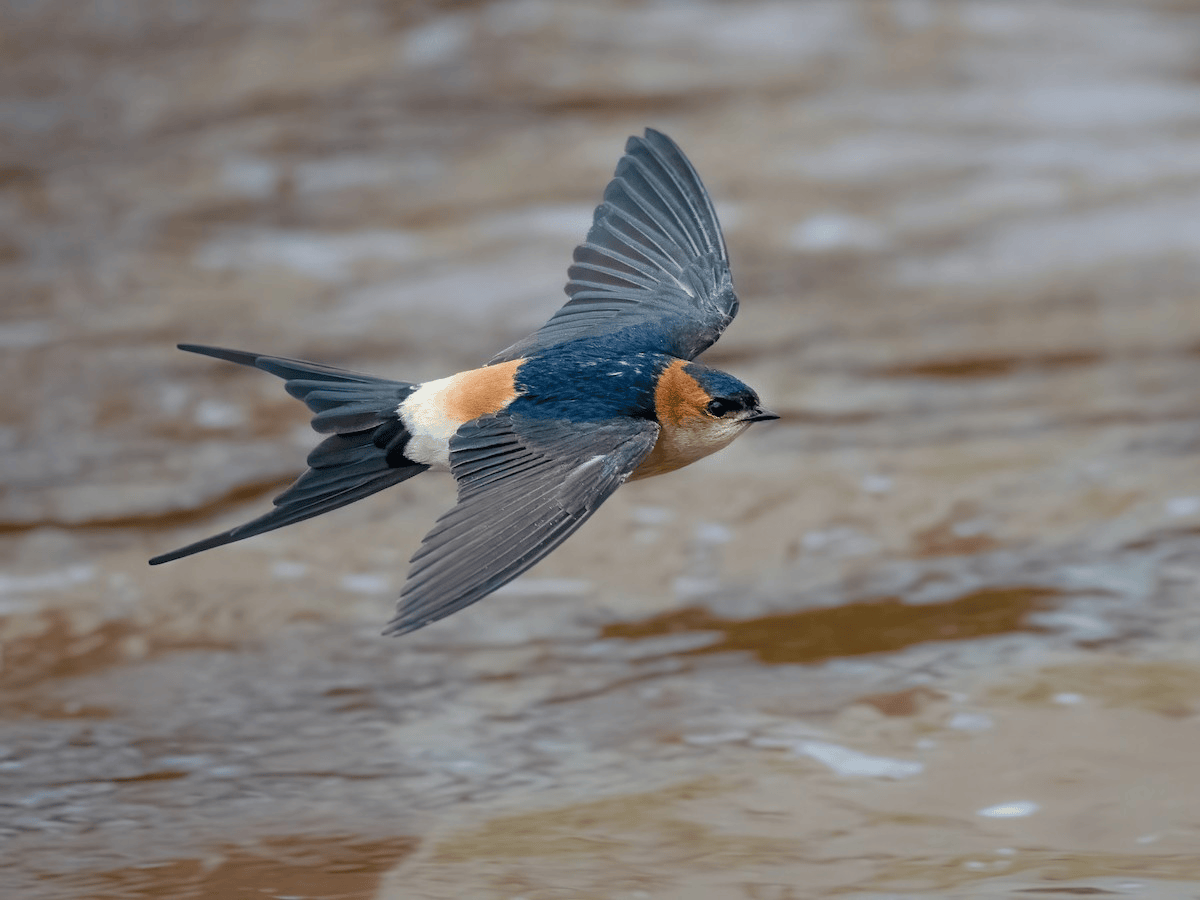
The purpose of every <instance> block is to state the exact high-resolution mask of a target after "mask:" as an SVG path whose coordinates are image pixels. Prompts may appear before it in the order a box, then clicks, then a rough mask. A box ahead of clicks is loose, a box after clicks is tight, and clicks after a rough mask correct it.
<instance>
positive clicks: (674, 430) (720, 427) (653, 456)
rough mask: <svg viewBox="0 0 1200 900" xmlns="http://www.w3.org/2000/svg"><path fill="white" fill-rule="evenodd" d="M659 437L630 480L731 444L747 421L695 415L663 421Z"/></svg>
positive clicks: (671, 468) (673, 467)
mask: <svg viewBox="0 0 1200 900" xmlns="http://www.w3.org/2000/svg"><path fill="white" fill-rule="evenodd" d="M659 427H660V429H661V430H660V431H659V433H658V440H657V441H655V443H654V449H653V450H651V451H650V454H649V456H647V457H646V458H645V459H644V460H642V463H641V465H639V466H638V467H637V468H636V469H634V470H633V474H632V475H630V476H629V480H630V481H636V480H637V479H639V478H650V477H651V476H653V475H662V474H663V473H664V472H674V471H675V470H676V469H682V468H683V467H684V466H689V465H691V464H692V463H694V462H695V461H696V460H698V459H703V458H704V457H706V456H708V455H709V454H710V453H716V452H717V451H718V450H720V449H721V448H722V447H726V446H728V445H729V444H730V443H731V442H732V441H733V439H734V438H736V437H737V436H738V435H739V434H741V433H742V432H743V431H745V430H746V423H745V422H730V421H725V420H722V419H707V420H701V419H692V420H686V419H685V420H682V421H679V422H672V421H670V420H667V421H663V422H660V423H659Z"/></svg>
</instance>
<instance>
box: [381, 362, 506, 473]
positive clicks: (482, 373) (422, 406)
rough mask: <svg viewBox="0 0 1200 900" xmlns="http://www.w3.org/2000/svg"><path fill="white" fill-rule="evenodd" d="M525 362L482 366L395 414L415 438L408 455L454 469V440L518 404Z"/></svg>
mask: <svg viewBox="0 0 1200 900" xmlns="http://www.w3.org/2000/svg"><path fill="white" fill-rule="evenodd" d="M524 362H525V360H523V359H515V360H512V361H511V362H504V363H498V364H496V365H494V366H484V367H483V368H481V369H470V370H468V371H466V372H458V373H456V374H454V375H450V376H448V377H446V378H439V379H437V380H435V381H427V382H425V383H424V384H422V385H421V386H420V387H419V388H417V389H416V390H415V391H413V392H412V393H411V394H409V395H408V397H407V398H405V400H404V402H403V403H401V404H400V406H398V407H397V408H396V414H397V415H399V416H400V419H401V421H403V422H404V425H405V427H406V428H407V429H408V432H409V434H411V435H412V437H410V438H409V440H408V443H407V444H405V446H404V455H405V456H406V457H408V458H409V459H411V460H412V461H413V462H418V463H423V464H424V465H427V466H430V467H431V468H435V469H449V468H450V439H451V438H452V437H454V435H455V433H456V432H457V431H458V429H459V428H461V427H462V426H463V425H464V424H465V423H467V422H470V421H471V420H472V419H478V418H479V417H480V416H486V415H491V414H492V413H496V412H499V411H500V410H502V409H504V408H505V407H506V406H508V405H509V404H510V403H512V402H513V400H515V399H516V398H517V387H516V378H517V370H518V369H520V368H521V365H522V363H524Z"/></svg>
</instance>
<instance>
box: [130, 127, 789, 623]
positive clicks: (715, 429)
mask: <svg viewBox="0 0 1200 900" xmlns="http://www.w3.org/2000/svg"><path fill="white" fill-rule="evenodd" d="M567 277H568V279H569V280H568V282H567V286H566V293H567V296H568V298H569V299H568V300H567V302H566V304H565V305H564V306H563V307H562V308H561V309H559V310H558V312H556V313H555V314H554V315H553V316H552V317H551V318H550V320H549V321H547V322H546V324H545V325H543V326H542V327H541V328H539V329H538V330H537V331H535V332H534V333H533V334H531V335H529V336H528V337H526V338H524V339H522V340H520V341H518V342H517V343H516V344H514V345H513V346H511V347H509V348H508V349H507V350H504V351H503V352H501V353H499V354H497V355H496V356H494V357H493V358H492V359H491V360H490V361H489V362H488V363H487V364H486V365H484V366H482V367H481V368H477V369H471V370H468V371H465V372H458V373H456V374H454V375H450V376H448V377H446V378H439V379H437V380H434V381H427V382H424V383H421V384H409V383H406V382H402V381H391V380H388V379H384V378H376V377H373V376H371V375H360V374H357V373H355V372H349V371H345V370H342V369H335V368H331V367H329V366H324V365H320V364H317V363H310V362H303V361H301V360H296V359H287V358H284V357H278V356H264V355H262V354H258V353H245V352H242V351H239V350H225V349H222V348H219V347H207V346H201V345H196V344H180V345H179V349H181V350H186V351H189V352H191V353H199V354H202V355H204V356H211V357H215V358H216V359H221V360H227V361H228V362H232V363H238V364H239V365H243V366H251V367H253V368H256V369H262V370H263V371H265V372H269V373H271V374H272V375H276V376H278V377H280V378H282V379H284V386H285V388H286V390H287V392H288V393H289V394H291V395H292V396H293V397H296V398H297V399H299V400H302V401H303V402H304V403H305V404H306V405H307V406H308V408H309V410H311V411H312V412H313V413H314V415H313V418H312V427H313V429H314V430H316V431H317V432H318V433H320V434H327V435H328V437H326V438H325V439H324V441H322V442H321V443H320V444H319V445H318V446H317V447H316V449H314V450H313V451H312V452H311V453H310V454H309V455H308V459H307V462H308V466H309V468H308V470H307V471H306V472H305V473H304V474H303V475H301V476H300V477H299V479H297V480H296V481H295V482H294V483H293V484H292V485H291V486H290V487H289V488H288V489H287V490H285V491H284V492H283V493H282V494H280V495H279V496H278V497H276V498H275V501H274V503H275V508H274V509H273V510H271V511H270V512H268V513H266V514H265V515H262V516H260V517H258V518H257V519H254V520H253V521H250V522H247V523H245V524H244V525H239V526H238V527H236V528H233V529H230V530H229V531H225V532H222V533H221V534H217V535H213V536H212V537H209V538H205V539H204V540H202V541H197V542H196V543H194V544H189V545H187V546H186V547H181V548H180V549H178V550H174V551H172V552H170V553H164V554H163V555H161V556H156V557H155V558H154V559H152V560H150V564H151V565H158V564H159V563H165V562H169V561H171V560H174V559H179V558H180V557H184V556H190V555H191V554H193V553H199V552H200V551H201V550H209V549H211V548H213V547H219V546H221V545H223V544H229V543H232V542H234V541H240V540H243V539H245V538H248V537H252V536H254V535H256V534H262V533H263V532H266V531H271V530H273V529H276V528H282V527H283V526H284V525H291V524H292V523H294V522H299V521H301V520H303V519H308V518H311V517H313V516H317V515H320V514H321V513H325V512H328V511H329V510H332V509H337V508H338V507H341V506H345V505H346V504H348V503H352V502H354V501H355V500H359V499H361V498H363V497H366V496H368V495H370V494H374V493H375V492H376V491H381V490H383V489H384V488H388V487H391V486H392V485H395V484H399V483H400V482H402V481H406V480H407V479H409V478H412V477H413V476H414V475H419V474H421V473H422V472H426V471H430V470H443V471H449V472H450V474H451V475H452V476H453V477H454V478H455V480H456V482H457V489H458V500H457V503H456V505H455V506H454V507H453V508H452V509H450V511H449V512H447V513H446V514H444V515H443V516H442V517H441V518H439V519H438V520H437V523H436V524H435V525H434V527H433V530H431V531H430V532H429V533H428V534H427V535H426V536H425V538H424V540H423V541H422V542H421V546H420V548H419V549H418V550H417V551H416V553H415V554H414V555H413V557H412V560H411V562H410V568H409V572H408V578H407V580H406V582H405V584H404V587H403V589H402V591H401V594H400V600H399V603H398V605H397V612H396V615H395V617H394V618H393V619H392V620H391V622H390V623H389V624H388V626H387V628H386V629H385V631H384V634H392V635H400V634H406V633H408V632H411V631H415V630H417V629H418V628H422V627H424V626H426V625H428V624H430V623H431V622H436V621H437V620H439V619H442V618H445V617H446V616H448V615H450V614H451V613H454V612H457V611H458V610H460V609H462V608H464V607H466V606H469V605H470V604H472V603H474V602H476V601H477V600H480V599H482V598H483V597H486V596H487V595H488V594H490V593H491V592H492V591H494V590H496V589H497V588H499V587H500V586H501V585H504V584H507V583H508V582H509V581H511V580H512V579H514V578H516V577H517V576H518V575H520V574H521V573H522V572H524V571H526V570H527V569H529V568H530V567H531V566H533V565H534V564H535V563H537V562H538V561H539V560H541V559H542V558H543V557H545V556H546V555H547V554H548V553H550V551H552V550H553V549H554V548H555V547H557V546H558V545H559V544H561V543H562V542H563V541H564V540H566V539H567V538H568V537H569V536H570V535H571V534H573V533H574V532H575V530H576V529H578V528H579V526H580V525H582V524H583V523H584V522H586V521H587V519H588V518H589V517H590V516H591V515H592V513H594V512H595V511H596V509H597V508H598V507H599V506H600V504H601V503H603V502H604V501H605V500H606V499H608V497H610V496H611V495H612V493H613V492H614V491H615V490H616V489H617V488H618V487H620V486H621V485H622V484H624V483H625V482H626V481H631V480H635V479H639V478H648V477H650V476H653V475H661V474H663V473H665V472H671V471H674V470H675V469H679V468H682V467H683V466H686V465H689V464H690V463H693V462H695V461H696V460H698V459H700V458H702V457H704V456H707V455H709V454H710V453H714V452H716V451H717V450H720V449H721V448H722V447H724V446H726V445H727V444H729V443H730V442H731V441H732V440H733V439H734V438H736V437H737V436H738V435H740V434H741V433H742V432H743V431H745V430H746V429H747V428H748V427H749V426H750V425H751V424H753V423H755V422H765V421H768V420H770V419H778V418H779V416H777V415H776V414H775V413H773V412H770V411H768V410H766V409H764V408H763V407H762V406H761V404H760V403H759V398H758V394H756V393H755V392H754V391H753V390H752V389H751V388H750V387H748V386H747V385H745V384H743V383H742V382H741V381H739V380H738V379H737V378H734V377H733V376H732V375H728V374H726V373H725V372H722V371H719V370H717V369H713V368H710V367H708V366H705V365H703V364H701V363H698V362H695V361H694V360H695V358H696V356H698V355H699V354H700V353H701V352H703V351H704V350H706V349H707V348H708V347H710V346H712V344H713V343H714V342H715V341H716V340H717V338H718V337H720V335H721V333H722V332H723V331H724V330H725V328H726V327H727V326H728V325H729V323H730V322H732V321H733V317H734V315H736V313H737V309H738V298H737V295H736V294H735V293H734V290H733V280H732V276H731V275H730V271H729V258H728V254H727V252H726V248H725V239H724V236H723V235H722V233H721V226H720V224H719V223H718V222H717V214H716V211H715V210H714V208H713V203H712V199H711V198H710V197H709V194H708V191H707V190H705V188H704V185H703V184H702V183H701V181H700V177H699V175H697V174H696V170H695V169H694V168H693V167H692V164H691V163H690V162H689V161H688V159H687V157H686V156H684V154H683V151H681V150H680V149H679V147H678V146H676V144H675V142H674V141H672V140H671V139H670V138H668V137H667V136H666V135H664V134H661V133H659V132H657V131H654V130H653V129H647V130H646V133H645V135H644V136H643V137H631V138H630V139H629V141H628V142H627V143H626V145H625V155H624V156H623V157H622V158H621V160H620V161H619V162H618V164H617V168H616V173H615V174H614V176H613V179H612V180H611V181H610V182H609V184H608V186H607V187H606V188H605V190H604V197H603V202H602V203H601V204H600V205H599V206H598V207H597V208H596V211H595V214H594V216H593V219H592V226H591V228H590V229H589V231H588V233H587V237H586V238H585V240H584V242H583V243H582V244H580V245H579V246H578V247H577V248H576V249H575V254H574V265H572V266H571V267H570V269H569V270H568V273H567Z"/></svg>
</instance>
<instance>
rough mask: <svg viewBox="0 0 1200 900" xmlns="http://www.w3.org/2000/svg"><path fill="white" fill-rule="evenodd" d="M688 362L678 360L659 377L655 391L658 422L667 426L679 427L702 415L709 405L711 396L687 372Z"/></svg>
mask: <svg viewBox="0 0 1200 900" xmlns="http://www.w3.org/2000/svg"><path fill="white" fill-rule="evenodd" d="M687 364H688V363H687V360H685V359H677V360H675V361H674V362H673V363H671V364H670V365H669V366H667V368H666V369H664V370H663V373H662V374H661V375H659V376H658V386H657V387H656V388H655V389H654V408H655V412H656V413H657V415H658V421H659V422H660V423H661V424H662V425H664V426H666V425H679V424H680V423H681V422H683V421H684V420H686V419H694V418H695V417H696V416H698V415H702V414H703V412H704V407H705V406H707V405H708V401H709V399H710V398H709V396H708V392H707V391H705V390H704V388H702V387H700V384H699V382H697V381H696V379H695V378H693V377H692V376H691V375H689V374H688V373H687V372H685V371H684V370H683V369H684V366H686V365H687Z"/></svg>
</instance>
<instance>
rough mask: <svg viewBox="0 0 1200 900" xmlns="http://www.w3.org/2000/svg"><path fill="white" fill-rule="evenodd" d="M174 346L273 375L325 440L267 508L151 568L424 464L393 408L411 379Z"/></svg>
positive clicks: (378, 485)
mask: <svg viewBox="0 0 1200 900" xmlns="http://www.w3.org/2000/svg"><path fill="white" fill-rule="evenodd" d="M179 349H180V350H187V351H188V352H190V353H200V354H202V355H204V356H212V357H215V358H216V359H224V360H227V361H229V362H233V363H238V364H239V365H243V366H253V367H254V368H257V369H262V370H263V371H264V372H270V373H271V374H272V375H278V376H279V377H280V378H282V379H284V381H285V382H286V384H285V385H284V386H285V388H286V389H287V392H288V393H289V394H291V395H292V396H293V397H296V398H297V399H299V400H303V401H304V402H305V403H306V404H308V408H309V409H310V410H312V411H313V413H315V415H314V416H313V419H312V427H313V429H314V430H316V431H318V432H321V433H322V434H329V437H327V438H326V439H325V440H324V441H322V442H321V443H320V444H319V445H318V446H317V447H316V449H314V450H313V451H312V452H311V453H310V454H309V455H308V465H309V469H308V471H307V472H305V473H304V474H303V475H301V476H300V477H299V478H298V479H297V480H296V481H295V483H293V484H292V486H291V487H289V488H288V489H287V490H286V491H284V492H283V493H282V494H280V495H279V496H278V497H276V498H275V501H274V503H275V509H273V510H272V511H271V512H269V513H267V514H266V515H263V516H259V517H258V518H257V519H254V520H253V521H250V522H247V523H245V524H244V525H239V526H237V527H236V528H232V529H230V530H229V531H224V532H222V533H221V534H214V535H213V536H212V537H209V538H205V539H204V540H202V541H197V542H196V543H194V544H188V545H187V546H186V547H180V548H179V549H178V550H172V551H171V552H170V553H164V554H162V555H161V556H156V557H154V558H153V559H152V560H150V565H152V566H156V565H158V564H159V563H165V562H170V561H171V560H173V559H179V558H180V557H183V556H191V555H192V554H193V553H199V552H200V551H201V550H208V549H210V548H212V547H220V546H221V545H222V544H231V543H233V542H234V541H240V540H242V539H243V538H248V537H253V536H254V535H256V534H262V533H263V532H265V531H272V530H274V529H276V528H282V527H283V526H284V525H291V524H292V523H293V522H300V521H302V520H304V519H309V518H312V517H313V516H319V515H320V514H321V513H324V512H329V510H331V509H337V508H338V507H339V506H345V505H346V504H347V503H353V502H354V501H355V500H360V499H362V498H363V497H367V496H369V495H371V494H374V493H375V492H376V491H381V490H383V489H384V488H387V487H391V486H392V485H394V484H399V483H400V482H401V481H404V480H406V479H408V478H412V476H414V475H417V474H419V473H421V472H424V471H425V470H426V469H428V468H429V467H428V466H425V465H422V464H420V463H414V462H411V461H409V460H408V459H407V458H406V457H405V455H404V446H405V444H406V443H408V438H409V433H408V430H407V429H406V428H405V426H404V423H403V422H402V421H401V420H400V417H399V415H398V413H397V412H396V409H397V407H398V406H399V405H400V403H401V401H403V400H404V398H405V397H407V396H408V395H409V394H411V393H412V392H413V391H414V390H416V389H417V385H415V384H408V383H406V382H403V381H389V380H387V379H384V378H375V377H373V376H371V375H359V374H358V373H356V372H347V371H344V370H342V369H334V368H331V367H329V366H322V365H319V364H317V363H309V362H302V361H300V360H297V359H285V358H283V357H279V356H261V355H259V354H257V353H243V352H242V351H240V350H225V349H222V348H220V347H205V346H201V345H198V344H180V345H179Z"/></svg>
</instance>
